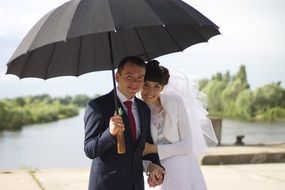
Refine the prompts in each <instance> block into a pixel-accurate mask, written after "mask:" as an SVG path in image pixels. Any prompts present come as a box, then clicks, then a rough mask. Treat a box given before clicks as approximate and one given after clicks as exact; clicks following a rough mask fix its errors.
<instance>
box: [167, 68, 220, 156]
mask: <svg viewBox="0 0 285 190" xmlns="http://www.w3.org/2000/svg"><path fill="white" fill-rule="evenodd" d="M169 73H170V78H169V82H168V84H167V85H166V86H165V87H164V90H163V94H176V95H178V96H180V97H181V98H182V100H183V102H184V104H185V107H186V110H187V114H188V119H189V123H190V128H191V133H192V134H191V136H192V150H193V153H194V154H195V156H196V157H197V158H200V157H201V156H203V155H204V154H206V153H207V148H208V146H215V145H217V143H218V141H217V138H216V135H215V132H214V130H213V126H212V122H211V120H210V119H209V118H208V117H207V115H208V112H207V110H206V109H207V95H206V94H204V93H202V92H200V91H199V84H198V82H197V81H196V80H194V78H193V77H191V76H190V75H187V74H186V73H184V72H182V71H179V70H177V69H169Z"/></svg>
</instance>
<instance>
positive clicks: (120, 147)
mask: <svg viewBox="0 0 285 190" xmlns="http://www.w3.org/2000/svg"><path fill="white" fill-rule="evenodd" d="M118 112H119V115H120V116H122V115H123V110H122V108H118ZM116 137H117V152H118V154H124V153H125V152H126V146H125V138H124V132H119V133H118V134H117V136H116Z"/></svg>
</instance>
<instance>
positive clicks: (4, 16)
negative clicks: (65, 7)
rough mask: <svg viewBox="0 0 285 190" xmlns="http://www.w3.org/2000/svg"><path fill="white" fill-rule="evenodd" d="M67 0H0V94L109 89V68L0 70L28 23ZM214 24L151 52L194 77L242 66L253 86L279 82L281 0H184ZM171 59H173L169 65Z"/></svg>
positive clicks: (284, 5)
mask: <svg viewBox="0 0 285 190" xmlns="http://www.w3.org/2000/svg"><path fill="white" fill-rule="evenodd" d="M64 2H67V0H25V1H19V0H9V1H7V0H0V99H1V98H14V97H18V96H27V95H38V94H44V93H48V94H50V95H52V96H65V95H76V94H87V95H90V96H92V95H94V94H104V93H107V92H109V91H110V90H111V89H112V80H111V72H110V71H104V72H93V73H88V74H85V75H82V76H80V77H58V78H53V79H48V80H42V79H35V78H28V79H22V80H19V79H18V77H16V76H13V75H5V73H6V69H7V67H6V63H7V62H8V60H9V58H10V57H11V56H12V54H13V52H14V51H15V50H16V48H17V46H18V45H19V43H20V42H21V40H22V39H23V38H24V36H25V35H26V34H27V32H28V31H29V30H30V29H31V28H32V26H33V25H34V24H35V23H36V22H37V21H38V20H39V19H40V18H41V17H42V16H43V15H44V14H46V13H47V12H49V11H50V10H51V9H53V8H55V7H57V6H60V5H61V4H63V3H64ZM185 2H186V3H188V4H190V5H191V6H193V7H194V8H196V9H197V10H198V11H200V12H201V13H202V14H204V15H205V16H206V17H208V18H209V19H210V20H212V21H213V22H214V23H215V24H216V25H218V26H219V27H220V32H221V33H222V35H219V36H215V37H213V38H211V39H210V40H209V41H208V42H207V43H200V44H197V45H194V46H191V47H189V48H187V49H186V50H184V52H179V53H173V54H169V55H165V56H162V57H159V58H157V59H158V60H159V61H160V62H161V64H162V65H163V66H166V67H168V68H173V67H175V68H179V69H182V70H184V71H185V72H187V73H190V74H192V75H195V76H196V77H197V78H210V77H211V76H212V75H213V74H215V73H217V72H222V73H224V72H226V71H230V73H231V74H234V73H236V72H237V71H238V70H239V67H240V66H241V65H245V66H246V70H247V74H248V81H249V84H250V86H251V89H252V90H254V89H256V88H258V87H262V86H263V85H265V84H269V83H272V82H278V81H281V82H282V83H281V84H282V86H283V87H285V65H284V64H285V35H284V34H285V22H284V19H285V11H284V10H285V1H284V0H185ZM174 64H175V65H174Z"/></svg>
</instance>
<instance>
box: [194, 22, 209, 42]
mask: <svg viewBox="0 0 285 190" xmlns="http://www.w3.org/2000/svg"><path fill="white" fill-rule="evenodd" d="M190 27H191V28H193V30H194V31H196V33H198V35H199V36H201V38H202V39H204V41H205V42H207V41H208V40H207V38H205V36H203V35H202V34H201V32H199V31H198V30H197V29H196V28H195V27H194V25H190ZM201 27H202V26H201Z"/></svg>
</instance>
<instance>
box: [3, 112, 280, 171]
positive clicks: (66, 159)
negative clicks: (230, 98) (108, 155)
mask: <svg viewBox="0 0 285 190" xmlns="http://www.w3.org/2000/svg"><path fill="white" fill-rule="evenodd" d="M83 114H84V112H83V110H82V111H81V112H80V114H79V115H78V116H76V117H73V118H70V119H65V120H60V121H56V122H51V123H46V124H35V125H29V126H25V127H24V128H23V129H22V130H19V131H4V132H0V169H16V168H38V169H40V168H78V167H89V166H90V164H91V161H90V160H89V159H88V158H87V157H86V156H85V153H84V151H83V138H84V127H83ZM237 135H245V138H244V139H243V141H244V142H245V143H246V144H260V143H279V142H283V143H284V142H285V124H284V123H273V124H272V123H248V122H240V121H232V120H223V124H222V139H221V142H222V144H233V143H234V142H235V137H236V136H237Z"/></svg>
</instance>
